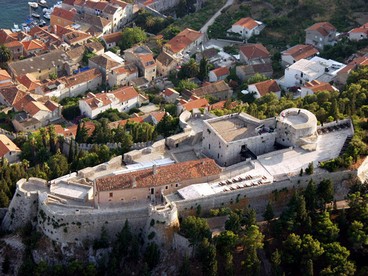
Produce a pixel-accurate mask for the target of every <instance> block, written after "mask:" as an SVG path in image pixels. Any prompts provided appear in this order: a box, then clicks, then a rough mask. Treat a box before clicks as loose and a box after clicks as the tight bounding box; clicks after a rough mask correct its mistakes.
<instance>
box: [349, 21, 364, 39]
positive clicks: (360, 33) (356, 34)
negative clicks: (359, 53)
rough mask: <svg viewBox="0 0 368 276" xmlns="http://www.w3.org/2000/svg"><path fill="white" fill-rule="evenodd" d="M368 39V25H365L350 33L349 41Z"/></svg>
mask: <svg viewBox="0 0 368 276" xmlns="http://www.w3.org/2000/svg"><path fill="white" fill-rule="evenodd" d="M367 38H368V23H365V24H363V25H362V26H360V27H358V28H354V29H352V30H351V31H350V32H349V39H350V40H352V41H359V40H362V39H367Z"/></svg>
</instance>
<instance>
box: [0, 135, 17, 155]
mask: <svg viewBox="0 0 368 276" xmlns="http://www.w3.org/2000/svg"><path fill="white" fill-rule="evenodd" d="M11 151H16V152H21V150H20V148H18V146H17V145H16V144H14V143H13V142H12V141H11V140H10V139H9V138H8V137H7V136H6V135H4V134H0V158H2V157H4V155H5V154H7V153H8V152H11Z"/></svg>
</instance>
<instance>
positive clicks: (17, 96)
mask: <svg viewBox="0 0 368 276" xmlns="http://www.w3.org/2000/svg"><path fill="white" fill-rule="evenodd" d="M25 90H26V89H24V87H23V88H22V86H19V87H18V86H16V85H11V86H6V87H0V103H1V104H2V105H5V106H9V107H11V106H14V104H16V103H17V102H18V101H19V100H21V99H22V98H23V97H24V96H25V95H27V92H26V91H25Z"/></svg>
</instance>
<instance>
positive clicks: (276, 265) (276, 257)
mask: <svg viewBox="0 0 368 276" xmlns="http://www.w3.org/2000/svg"><path fill="white" fill-rule="evenodd" d="M271 263H272V271H273V275H275V276H279V275H281V253H280V252H279V250H278V249H277V248H276V250H275V251H274V252H273V253H272V255H271Z"/></svg>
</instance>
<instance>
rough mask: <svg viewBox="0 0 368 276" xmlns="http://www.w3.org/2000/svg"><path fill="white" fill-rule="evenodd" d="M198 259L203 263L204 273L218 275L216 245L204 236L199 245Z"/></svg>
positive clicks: (210, 275) (212, 275)
mask: <svg viewBox="0 0 368 276" xmlns="http://www.w3.org/2000/svg"><path fill="white" fill-rule="evenodd" d="M198 259H199V260H200V261H201V263H202V272H203V275H209V276H216V275H217V260H216V247H215V246H214V245H213V244H211V243H210V242H209V241H208V239H207V238H204V239H203V240H202V242H201V243H200V244H199V247H198Z"/></svg>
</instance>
